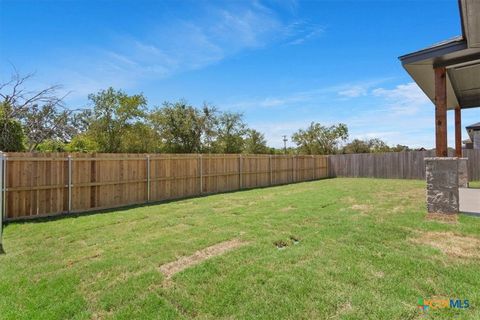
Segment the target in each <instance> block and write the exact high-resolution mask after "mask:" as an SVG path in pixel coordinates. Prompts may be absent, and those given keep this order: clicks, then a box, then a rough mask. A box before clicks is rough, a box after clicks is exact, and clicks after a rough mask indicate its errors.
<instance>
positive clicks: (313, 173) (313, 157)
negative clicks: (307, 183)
mask: <svg viewBox="0 0 480 320" xmlns="http://www.w3.org/2000/svg"><path fill="white" fill-rule="evenodd" d="M312 159H313V168H312V171H313V172H312V176H313V180H315V156H314V155H312Z"/></svg>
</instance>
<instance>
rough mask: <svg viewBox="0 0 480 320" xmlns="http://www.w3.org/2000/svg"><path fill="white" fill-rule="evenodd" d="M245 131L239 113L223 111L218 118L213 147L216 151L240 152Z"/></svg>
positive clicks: (241, 116)
mask: <svg viewBox="0 0 480 320" xmlns="http://www.w3.org/2000/svg"><path fill="white" fill-rule="evenodd" d="M246 132H247V129H246V125H245V123H244V121H243V115H242V114H240V113H233V112H225V113H223V114H221V115H220V117H219V119H218V133H217V140H216V142H215V149H216V151H217V152H218V153H241V152H242V150H243V146H244V136H245V134H246Z"/></svg>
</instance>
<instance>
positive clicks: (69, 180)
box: [67, 155, 72, 213]
mask: <svg viewBox="0 0 480 320" xmlns="http://www.w3.org/2000/svg"><path fill="white" fill-rule="evenodd" d="M67 160H68V213H70V212H72V156H71V155H68V157H67Z"/></svg>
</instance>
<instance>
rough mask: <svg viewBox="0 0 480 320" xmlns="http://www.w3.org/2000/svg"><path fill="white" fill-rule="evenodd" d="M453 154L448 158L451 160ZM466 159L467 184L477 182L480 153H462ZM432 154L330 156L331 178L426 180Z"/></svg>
mask: <svg viewBox="0 0 480 320" xmlns="http://www.w3.org/2000/svg"><path fill="white" fill-rule="evenodd" d="M453 153H454V152H453V151H450V152H449V156H453ZM463 156H464V157H465V158H468V177H469V180H480V150H473V149H471V150H468V149H467V150H463ZM426 157H435V151H432V150H430V151H408V152H389V153H361V154H339V155H332V156H329V159H328V162H329V164H328V167H329V176H330V177H368V178H391V179H425V163H424V158H426Z"/></svg>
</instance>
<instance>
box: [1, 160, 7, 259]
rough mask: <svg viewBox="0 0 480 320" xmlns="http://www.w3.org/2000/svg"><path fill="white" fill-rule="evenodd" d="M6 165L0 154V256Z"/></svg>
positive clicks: (2, 251)
mask: <svg viewBox="0 0 480 320" xmlns="http://www.w3.org/2000/svg"><path fill="white" fill-rule="evenodd" d="M5 163H6V159H5V156H4V155H3V152H0V191H1V195H0V254H2V253H4V252H5V251H4V250H3V217H4V214H5V200H6V198H5V193H6V190H5V189H6V184H5V179H4V178H5V166H4V164H5Z"/></svg>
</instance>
